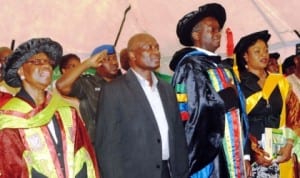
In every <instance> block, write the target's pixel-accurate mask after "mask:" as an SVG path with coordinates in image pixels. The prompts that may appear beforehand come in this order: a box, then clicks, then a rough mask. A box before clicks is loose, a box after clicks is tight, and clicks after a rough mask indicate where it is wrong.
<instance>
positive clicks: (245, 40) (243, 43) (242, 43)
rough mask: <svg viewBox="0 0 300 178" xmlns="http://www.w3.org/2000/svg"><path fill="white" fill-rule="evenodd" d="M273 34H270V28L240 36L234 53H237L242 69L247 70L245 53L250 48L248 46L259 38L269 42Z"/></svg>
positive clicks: (240, 68)
mask: <svg viewBox="0 0 300 178" xmlns="http://www.w3.org/2000/svg"><path fill="white" fill-rule="evenodd" d="M270 37H271V35H270V34H269V32H268V30H263V31H259V32H255V33H251V34H249V35H246V36H244V37H242V38H240V40H239V42H238V43H237V44H236V46H235V48H234V53H235V55H236V61H237V65H238V68H239V70H240V71H242V70H245V69H246V68H245V65H246V64H247V63H246V60H245V59H244V54H245V52H246V51H247V50H248V48H249V47H250V46H252V45H254V43H256V41H257V40H259V39H260V40H263V41H264V42H266V43H268V41H269V39H270Z"/></svg>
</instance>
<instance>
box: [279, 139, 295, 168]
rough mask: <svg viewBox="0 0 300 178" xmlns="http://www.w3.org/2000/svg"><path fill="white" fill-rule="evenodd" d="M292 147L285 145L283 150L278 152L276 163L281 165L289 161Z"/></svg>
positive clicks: (288, 144)
mask: <svg viewBox="0 0 300 178" xmlns="http://www.w3.org/2000/svg"><path fill="white" fill-rule="evenodd" d="M292 149H293V145H292V144H290V143H287V144H286V145H285V146H284V147H283V148H281V149H280V151H279V156H278V157H277V159H276V162H277V163H283V162H286V161H288V160H290V159H291V155H292Z"/></svg>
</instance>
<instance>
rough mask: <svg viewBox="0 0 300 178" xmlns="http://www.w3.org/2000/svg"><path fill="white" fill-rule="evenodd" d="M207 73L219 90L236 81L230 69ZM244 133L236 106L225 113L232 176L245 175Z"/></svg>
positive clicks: (226, 150) (226, 156) (228, 160)
mask: <svg viewBox="0 0 300 178" xmlns="http://www.w3.org/2000/svg"><path fill="white" fill-rule="evenodd" d="M207 73H208V76H209V79H210V81H211V84H212V86H213V88H214V89H215V90H216V91H217V92H219V91H220V90H223V89H224V88H225V87H226V86H228V84H227V83H228V82H229V81H231V82H232V83H233V82H234V79H233V76H232V74H231V72H230V71H229V70H228V69H223V68H216V69H209V70H208V71H207ZM233 85H234V84H233ZM225 102H226V101H225ZM242 134H243V133H242V125H241V121H240V110H239V109H238V108H236V109H232V110H230V111H228V112H227V113H225V132H224V139H223V142H222V143H223V149H224V153H225V158H226V161H227V167H228V171H229V175H230V177H231V178H241V177H244V161H243V155H244V154H243V139H242V138H243V137H242Z"/></svg>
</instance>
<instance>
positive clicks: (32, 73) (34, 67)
mask: <svg viewBox="0 0 300 178" xmlns="http://www.w3.org/2000/svg"><path fill="white" fill-rule="evenodd" d="M52 64H53V61H52V60H51V59H50V58H49V57H48V56H47V55H46V54H45V53H38V54H35V55H33V56H32V57H30V58H29V59H28V60H27V61H26V62H25V63H24V64H23V65H22V66H21V67H20V69H19V70H18V74H19V76H20V78H21V79H22V78H24V79H22V84H23V85H26V86H29V87H32V88H36V89H41V90H44V89H45V88H46V87H47V86H48V85H49V84H50V83H51V80H52Z"/></svg>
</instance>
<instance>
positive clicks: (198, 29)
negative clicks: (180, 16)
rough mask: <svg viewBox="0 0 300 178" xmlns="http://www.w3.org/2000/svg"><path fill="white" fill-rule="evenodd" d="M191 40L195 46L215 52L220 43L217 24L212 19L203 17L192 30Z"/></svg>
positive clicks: (219, 32)
mask: <svg viewBox="0 0 300 178" xmlns="http://www.w3.org/2000/svg"><path fill="white" fill-rule="evenodd" d="M192 38H193V39H194V45H195V46H197V47H200V48H203V49H206V50H208V51H211V52H215V51H216V50H217V49H218V48H219V47H220V42H221V28H220V25H219V22H218V21H217V20H216V19H215V18H213V17H205V18H204V19H202V20H201V21H200V22H199V23H198V24H197V25H196V26H195V27H194V28H193V32H192Z"/></svg>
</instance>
